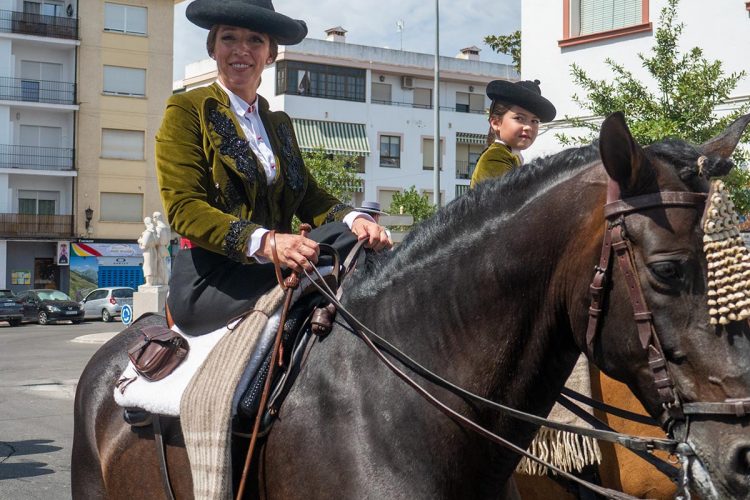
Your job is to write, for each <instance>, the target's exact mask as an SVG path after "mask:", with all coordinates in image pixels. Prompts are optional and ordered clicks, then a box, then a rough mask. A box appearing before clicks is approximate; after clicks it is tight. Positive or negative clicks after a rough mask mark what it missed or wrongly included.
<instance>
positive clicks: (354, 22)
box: [173, 0, 521, 80]
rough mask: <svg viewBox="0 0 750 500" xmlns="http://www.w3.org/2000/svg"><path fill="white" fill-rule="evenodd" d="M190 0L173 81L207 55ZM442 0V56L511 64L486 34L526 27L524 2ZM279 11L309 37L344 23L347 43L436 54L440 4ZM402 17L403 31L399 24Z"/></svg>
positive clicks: (181, 10) (312, 1)
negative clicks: (471, 52) (463, 54)
mask: <svg viewBox="0 0 750 500" xmlns="http://www.w3.org/2000/svg"><path fill="white" fill-rule="evenodd" d="M189 3H190V2H189V1H185V2H182V3H180V4H177V5H176V6H175V11H174V67H173V80H180V79H182V78H183V76H184V73H185V65H186V64H189V63H191V62H195V61H200V60H202V59H206V58H207V57H208V55H207V54H206V34H207V33H208V32H207V31H206V30H204V29H202V28H199V27H197V26H195V25H194V24H192V23H191V22H190V21H188V20H187V18H186V17H185V9H186V8H187V5H188V4H189ZM488 4H489V2H487V0H461V1H460V2H455V1H454V2H446V1H445V0H443V1H442V2H440V55H441V56H447V57H454V56H455V55H456V54H458V53H459V51H460V50H461V49H462V48H464V47H470V46H472V45H476V46H477V47H479V48H480V49H482V51H481V52H480V53H479V54H480V59H481V60H482V61H489V62H499V63H506V64H510V63H511V59H510V57H508V56H505V55H501V54H497V53H495V52H494V51H493V50H492V49H491V48H490V47H489V46H488V45H486V44H485V43H484V37H485V36H486V35H506V34H509V33H511V32H513V31H515V30H517V29H520V27H521V2H520V1H519V0H495V1H494V2H492V6H493V9H492V10H491V11H489V12H488V11H486V6H487V5H488ZM274 7H275V8H276V11H277V12H281V13H282V14H285V15H288V16H289V17H293V18H295V19H302V20H304V21H305V22H306V23H307V28H308V37H309V38H318V39H323V38H325V33H324V31H325V30H326V29H328V28H333V27H335V26H343V27H344V29H346V30H347V31H348V33H347V36H346V41H347V43H355V44H359V45H372V46H375V47H387V48H391V49H400V48H401V47H402V43H403V50H408V51H411V52H423V53H427V54H434V47H435V2H432V1H425V0H377V1H371V0H370V1H366V0H275V1H274ZM399 20H403V25H404V29H403V31H402V32H401V33H399V31H398V29H397V27H396V25H397V23H398V21H399ZM402 37H403V41H402Z"/></svg>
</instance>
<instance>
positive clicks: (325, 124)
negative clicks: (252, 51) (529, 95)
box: [176, 27, 518, 208]
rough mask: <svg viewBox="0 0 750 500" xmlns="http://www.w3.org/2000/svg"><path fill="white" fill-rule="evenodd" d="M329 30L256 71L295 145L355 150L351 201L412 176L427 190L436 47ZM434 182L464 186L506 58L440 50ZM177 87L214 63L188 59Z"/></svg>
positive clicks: (454, 188)
mask: <svg viewBox="0 0 750 500" xmlns="http://www.w3.org/2000/svg"><path fill="white" fill-rule="evenodd" d="M326 33H327V35H328V39H327V40H316V39H310V38H308V39H306V40H304V41H303V42H302V43H300V44H299V45H295V46H290V47H280V51H279V56H278V58H277V61H276V63H275V64H273V65H271V66H269V67H268V68H266V70H265V71H264V73H263V80H262V84H261V86H260V88H259V90H258V92H259V94H261V95H262V96H263V97H265V98H266V99H268V101H269V103H270V106H271V109H273V110H283V111H285V112H286V113H287V114H289V115H290V117H291V118H292V120H293V124H294V128H295V132H296V135H297V139H298V142H299V143H300V147H301V148H302V149H303V150H312V149H315V148H317V147H322V148H323V149H325V150H326V151H327V152H329V153H338V154H345V155H349V156H351V157H352V166H353V168H355V169H356V171H357V172H359V176H360V178H361V179H362V186H361V190H360V192H358V193H355V194H354V200H353V202H354V203H355V204H358V203H360V202H361V201H363V200H377V201H379V202H380V203H381V205H382V206H383V207H385V208H387V207H389V206H390V204H391V198H392V196H393V194H394V193H396V192H399V191H403V190H405V189H408V188H410V187H411V186H415V187H416V189H417V190H418V191H419V192H420V193H425V194H428V196H429V197H430V199H431V200H432V193H433V190H434V187H433V186H434V180H433V179H434V164H435V162H434V142H433V141H434V112H433V105H432V103H433V95H432V92H433V75H434V55H429V54H419V53H414V52H405V51H400V50H392V49H383V48H378V47H371V46H363V45H354V44H349V43H346V37H345V34H346V30H344V29H343V28H341V27H336V28H332V29H330V30H327V32H326ZM440 70H441V78H440V80H441V82H440V88H439V99H440V124H441V132H440V141H441V160H440V161H441V176H440V191H441V200H442V202H443V203H446V202H449V201H451V200H452V199H453V198H455V197H456V196H458V195H460V194H461V193H463V192H465V190H466V189H468V185H469V180H470V177H471V173H472V171H473V168H474V165H475V164H476V161H477V159H478V157H479V154H480V153H481V152H482V150H483V149H484V146H485V141H486V136H487V130H488V124H487V115H486V109H487V108H488V107H489V100H488V99H487V97H486V95H485V89H486V86H487V83H489V82H490V81H492V80H495V79H507V80H517V78H518V75H517V74H516V72H515V71H514V70H513V68H512V67H511V66H509V65H505V64H496V63H489V62H483V61H480V60H479V49H478V48H477V47H467V48H466V49H463V50H462V51H461V54H459V56H457V57H455V58H452V57H441V58H440ZM185 74H186V76H185V80H183V81H182V82H179V83H177V84H176V87H177V90H189V89H191V88H195V87H198V86H201V85H207V84H209V83H211V82H212V81H214V80H215V78H216V65H215V63H214V61H213V60H211V59H206V60H203V61H200V62H197V63H193V64H190V65H188V66H187V67H186V70H185Z"/></svg>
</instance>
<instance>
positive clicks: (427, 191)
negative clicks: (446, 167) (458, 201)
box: [422, 189, 445, 207]
mask: <svg viewBox="0 0 750 500" xmlns="http://www.w3.org/2000/svg"><path fill="white" fill-rule="evenodd" d="M432 193H433V191H432V189H423V190H422V194H423V195H427V201H428V202H429V203H430V205H434V204H435V200H434V199H433V198H434V197H433V196H432ZM440 206H441V207H444V206H445V191H443V190H442V189H441V190H440Z"/></svg>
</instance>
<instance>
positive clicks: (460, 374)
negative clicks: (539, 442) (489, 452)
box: [353, 175, 603, 406]
mask: <svg viewBox="0 0 750 500" xmlns="http://www.w3.org/2000/svg"><path fill="white" fill-rule="evenodd" d="M578 177H579V176H578V175H576V176H574V178H572V179H569V180H567V181H564V182H562V183H560V184H558V185H556V186H553V187H551V188H550V189H549V190H547V192H546V193H544V194H540V195H538V196H536V197H534V198H531V199H529V200H528V201H527V202H526V203H525V204H524V206H523V207H520V209H518V210H516V212H515V213H513V214H509V213H506V212H499V213H497V212H496V214H495V215H493V216H491V217H487V218H486V219H485V220H484V221H482V223H481V224H479V225H478V227H468V228H467V225H466V224H462V223H461V222H460V221H457V222H454V223H453V224H452V225H450V224H449V225H448V226H447V227H446V228H445V229H444V230H441V231H439V232H434V233H433V235H432V236H431V237H429V236H428V237H425V238H424V241H422V242H421V243H420V245H411V246H410V247H409V248H408V249H406V251H407V254H406V255H399V254H398V253H396V255H394V257H393V258H392V259H391V260H392V261H395V262H391V263H389V264H392V265H388V264H386V265H385V266H384V268H383V272H381V273H380V275H379V277H377V278H375V279H371V280H370V281H369V284H370V285H371V288H370V291H369V293H368V294H366V295H363V294H360V295H359V296H358V297H355V298H354V301H353V307H354V309H355V310H357V311H358V313H360V314H361V315H362V317H364V318H365V323H366V324H368V325H374V328H373V329H374V330H376V331H377V332H379V333H380V334H381V335H383V336H384V337H386V338H388V339H389V340H391V341H392V342H393V343H394V344H396V345H397V346H399V347H400V348H402V349H403V350H404V351H406V352H407V353H409V354H411V355H413V356H414V357H415V358H416V359H417V360H418V361H420V362H422V363H424V364H425V365H426V366H427V367H428V368H431V369H433V370H437V371H439V372H440V373H442V374H444V375H445V376H446V378H448V379H449V380H453V381H456V382H457V383H459V384H461V385H462V386H464V387H465V388H467V389H469V390H472V391H475V392H478V393H480V394H483V395H488V396H493V395H498V394H499V393H502V398H501V399H504V400H506V401H512V400H515V402H516V403H522V402H521V401H520V400H521V399H522V398H523V393H524V392H525V391H528V390H530V389H533V384H534V380H536V379H538V377H537V376H536V375H538V374H544V375H545V376H547V377H552V380H556V382H555V383H553V384H551V385H550V387H549V389H550V390H551V391H552V392H554V391H555V390H556V389H559V387H557V386H558V385H560V386H561V385H562V382H560V383H559V384H558V383H557V381H558V380H560V379H561V380H563V381H564V379H565V377H567V374H568V373H569V371H570V370H571V369H572V366H573V364H574V362H575V358H576V356H577V349H576V347H575V344H574V341H573V337H572V335H571V331H572V327H571V321H572V318H571V317H570V314H569V312H568V308H569V306H570V305H571V304H579V303H581V302H582V301H583V297H584V296H585V295H586V291H587V289H588V282H587V281H586V280H588V279H590V277H591V276H590V274H591V273H590V269H592V266H593V262H595V261H596V256H592V254H593V253H595V252H596V251H597V249H596V248H594V247H596V245H593V247H592V248H587V247H591V245H590V244H589V242H590V241H591V240H592V239H591V237H590V236H589V235H585V234H582V233H581V230H580V228H581V227H583V228H587V227H588V226H590V224H588V225H587V222H588V221H590V220H591V219H592V212H594V207H595V203H597V202H599V201H600V198H601V196H599V195H596V196H594V197H593V198H594V200H595V201H591V200H590V201H588V202H585V203H582V202H581V201H580V200H582V199H586V198H587V197H585V196H580V195H577V194H574V193H579V192H580V190H581V186H580V183H579V182H576V181H575V179H576V178H578ZM595 184H596V187H595V188H594V187H591V188H590V189H591V190H592V192H594V190H596V191H602V193H603V189H602V186H601V185H600V184H601V183H600V182H598V183H595ZM593 185H594V184H592V186H593ZM588 198H592V197H591V196H589V197H588ZM571 200H578V201H577V202H576V203H573V202H572V201H571ZM558 214H564V216H559V217H556V216H555V215H558ZM472 226H474V225H472ZM599 241H601V240H599ZM583 276H586V278H585V279H583V280H582V279H581V277H583ZM571 281H574V283H572V284H571ZM360 291H361V289H360ZM586 307H587V306H585V307H583V308H582V311H583V312H584V313H585V310H586ZM577 321H580V320H577ZM554 377H557V379H555V378H554ZM561 377H562V378H561ZM508 381H513V382H512V383H511V385H512V387H509V382H508ZM509 389H511V390H509ZM542 399H544V401H541V400H540V401H539V402H538V403H537V404H540V405H542V406H544V405H546V404H547V402H546V399H545V398H542ZM547 399H548V398H547ZM520 406H526V405H525V404H520Z"/></svg>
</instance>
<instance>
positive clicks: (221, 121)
mask: <svg viewBox="0 0 750 500" xmlns="http://www.w3.org/2000/svg"><path fill="white" fill-rule="evenodd" d="M208 121H209V123H211V125H213V127H214V130H216V133H218V134H219V135H220V136H221V139H222V140H221V144H220V145H219V152H220V153H221V154H223V155H226V156H228V157H230V158H231V159H233V160H234V163H235V165H237V170H239V171H240V172H241V173H242V174H243V175H244V176H245V177H246V178H247V182H248V183H249V184H251V185H252V184H254V183H255V182H256V181H257V180H258V165H257V163H256V161H255V157H254V156H253V155H252V153H251V152H250V143H249V142H247V139H243V138H242V137H240V136H239V135H238V134H237V127H235V126H234V122H233V121H232V119H231V118H229V117H228V116H226V115H225V114H224V113H221V112H220V111H218V110H216V109H212V110H210V111H209V112H208Z"/></svg>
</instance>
